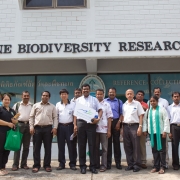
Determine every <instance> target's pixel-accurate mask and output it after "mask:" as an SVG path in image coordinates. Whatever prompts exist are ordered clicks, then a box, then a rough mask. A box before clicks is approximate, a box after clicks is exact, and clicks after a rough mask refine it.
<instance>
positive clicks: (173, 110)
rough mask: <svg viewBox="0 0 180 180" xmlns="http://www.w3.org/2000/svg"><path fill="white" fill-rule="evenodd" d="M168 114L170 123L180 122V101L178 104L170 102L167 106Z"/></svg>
mask: <svg viewBox="0 0 180 180" xmlns="http://www.w3.org/2000/svg"><path fill="white" fill-rule="evenodd" d="M168 114H169V118H170V124H180V103H179V104H178V105H176V104H174V103H172V104H171V105H170V106H168Z"/></svg>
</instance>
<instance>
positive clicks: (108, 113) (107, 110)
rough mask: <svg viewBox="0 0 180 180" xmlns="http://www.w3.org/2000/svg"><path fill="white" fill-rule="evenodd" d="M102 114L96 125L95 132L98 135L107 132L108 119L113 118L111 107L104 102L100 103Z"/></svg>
mask: <svg viewBox="0 0 180 180" xmlns="http://www.w3.org/2000/svg"><path fill="white" fill-rule="evenodd" d="M100 104H101V107H102V110H103V114H102V117H101V119H100V121H99V123H98V124H97V128H96V132H98V133H107V131H108V118H113V113H112V110H111V106H110V104H109V103H108V102H105V101H104V100H103V101H101V102H100Z"/></svg>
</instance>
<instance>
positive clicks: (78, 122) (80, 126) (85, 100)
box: [74, 84, 102, 174]
mask: <svg viewBox="0 0 180 180" xmlns="http://www.w3.org/2000/svg"><path fill="white" fill-rule="evenodd" d="M82 93H83V96H81V97H79V98H78V99H77V100H76V103H80V104H82V105H83V106H87V107H89V108H92V109H94V110H96V111H97V112H98V117H97V118H96V117H94V118H93V119H92V123H87V121H85V120H83V119H80V117H76V116H74V133H76V132H77V133H78V134H77V135H78V148H79V164H80V169H81V174H86V167H87V166H86V144H87V140H88V145H89V158H90V167H89V169H90V171H91V172H92V173H94V174H97V173H98V171H97V170H96V157H95V156H96V126H97V125H96V124H97V123H98V122H99V120H100V119H101V117H102V108H101V105H100V104H99V102H98V100H97V99H96V98H95V97H93V96H90V86H89V84H83V85H82Z"/></svg>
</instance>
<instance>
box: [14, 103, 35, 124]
mask: <svg viewBox="0 0 180 180" xmlns="http://www.w3.org/2000/svg"><path fill="white" fill-rule="evenodd" d="M16 105H17V103H16V104H14V106H13V109H14V110H15V111H16ZM31 109H32V103H31V102H28V104H27V105H25V104H24V103H23V101H21V102H20V106H19V108H18V113H20V116H19V118H18V121H23V122H28V121H29V118H30V113H31Z"/></svg>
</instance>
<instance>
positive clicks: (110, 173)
mask: <svg viewBox="0 0 180 180" xmlns="http://www.w3.org/2000/svg"><path fill="white" fill-rule="evenodd" d="M32 163H33V162H32V160H29V161H28V165H29V166H32ZM66 164H68V163H66ZM11 165H12V160H9V162H8V164H7V168H8V170H9V175H7V176H3V177H0V180H11V179H12V180H28V179H30V180H34V179H38V180H45V179H48V180H50V179H52V180H119V179H128V180H142V179H144V180H145V179H147V180H176V179H180V170H179V171H174V170H173V169H172V167H170V169H168V170H167V171H166V173H165V174H163V175H159V174H157V173H154V174H152V173H150V169H151V160H148V166H149V167H148V169H145V170H141V171H139V172H137V173H134V172H132V171H131V172H126V171H125V170H124V169H125V166H126V162H125V160H123V162H122V165H123V170H117V169H116V168H115V166H114V165H113V167H112V169H111V170H107V171H106V172H103V173H100V172H99V173H98V174H92V173H90V171H89V170H87V174H85V175H83V174H80V171H79V167H78V170H76V171H72V170H70V169H69V167H68V166H67V167H66V169H64V170H61V171H57V170H56V167H57V166H58V163H57V161H52V168H53V171H52V172H51V173H47V172H45V171H44V169H41V170H40V171H39V172H38V173H36V174H34V173H32V172H31V169H30V170H23V169H20V170H19V171H16V172H13V171H11V169H10V168H11Z"/></svg>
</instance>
